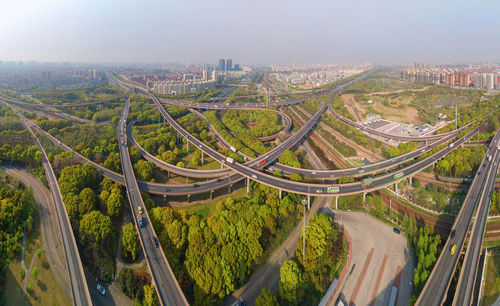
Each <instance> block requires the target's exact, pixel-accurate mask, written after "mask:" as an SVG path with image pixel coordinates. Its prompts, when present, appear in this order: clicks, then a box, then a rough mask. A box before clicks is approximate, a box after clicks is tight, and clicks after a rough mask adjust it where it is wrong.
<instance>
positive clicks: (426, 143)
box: [425, 139, 427, 147]
mask: <svg viewBox="0 0 500 306" xmlns="http://www.w3.org/2000/svg"><path fill="white" fill-rule="evenodd" d="M425 146H426V147H427V139H426V140H425Z"/></svg>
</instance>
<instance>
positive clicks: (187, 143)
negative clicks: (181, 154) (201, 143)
mask: <svg viewBox="0 0 500 306" xmlns="http://www.w3.org/2000/svg"><path fill="white" fill-rule="evenodd" d="M186 145H187V151H186V152H187V154H189V140H187V138H186Z"/></svg>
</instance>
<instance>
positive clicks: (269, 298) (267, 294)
mask: <svg viewBox="0 0 500 306" xmlns="http://www.w3.org/2000/svg"><path fill="white" fill-rule="evenodd" d="M278 305H279V303H278V299H277V298H276V296H275V295H274V293H273V292H272V291H271V290H268V289H266V288H262V291H261V293H260V294H259V296H258V297H257V299H256V300H255V306H278Z"/></svg>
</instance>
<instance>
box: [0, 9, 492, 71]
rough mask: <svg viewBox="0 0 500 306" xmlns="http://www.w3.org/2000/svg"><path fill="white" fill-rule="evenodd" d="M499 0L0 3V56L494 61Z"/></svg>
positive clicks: (40, 58) (100, 59) (92, 59)
mask: <svg viewBox="0 0 500 306" xmlns="http://www.w3.org/2000/svg"><path fill="white" fill-rule="evenodd" d="M499 13H500V1H493V0H492V1H482V0H478V1H471V0H469V1H460V0H433V1H427V0H412V1H406V0H343V1H337V0H324V1H317V0H307V1H294V0H287V1H284V0H253V1H238V0H226V1H223V0H196V1H194V0H177V1H168V0H166V1H152V0H133V1H130V0H120V1H118V0H112V1H111V0H78V1H77V0H43V1H42V0H15V1H9V0H4V1H2V4H1V10H0V60H15V61H18V60H22V61H28V60H36V61H57V62H60V61H77V62H164V63H166V62H180V63H184V62H186V61H195V62H209V63H215V62H216V61H217V59H218V58H232V59H233V63H328V62H330V63H331V62H366V61H369V62H373V63H380V64H393V63H396V64H397V63H401V64H409V63H412V62H414V61H422V62H426V63H436V62H445V63H455V62H486V61H489V62H499V61H500V14H499Z"/></svg>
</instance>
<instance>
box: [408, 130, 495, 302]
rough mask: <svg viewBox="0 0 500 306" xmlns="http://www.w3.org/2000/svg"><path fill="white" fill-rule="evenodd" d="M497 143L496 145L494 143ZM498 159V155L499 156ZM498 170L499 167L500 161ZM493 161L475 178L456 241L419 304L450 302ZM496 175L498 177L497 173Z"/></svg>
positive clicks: (445, 252) (447, 245) (446, 247)
mask: <svg viewBox="0 0 500 306" xmlns="http://www.w3.org/2000/svg"><path fill="white" fill-rule="evenodd" d="M499 137H500V133H497V134H496V135H495V137H494V138H495V140H494V141H495V143H498V138H499ZM492 143H493V142H492ZM496 150H497V148H496V146H490V148H489V149H488V151H487V154H488V155H491V154H496ZM495 156H496V155H495ZM495 161H496V162H497V165H496V167H498V161H497V160H496V158H495ZM492 163H493V159H492V161H488V159H487V158H486V157H485V158H484V159H483V161H482V162H481V165H480V166H479V170H478V172H477V173H476V176H475V177H474V180H473V182H472V184H471V186H470V188H469V192H468V193H467V196H466V198H465V201H464V203H463V205H462V208H461V209H460V212H459V213H458V216H457V218H456V219H455V223H454V224H453V227H452V230H455V231H456V234H455V236H454V237H453V238H451V236H450V237H448V240H447V241H446V243H445V244H444V247H443V251H442V252H441V254H440V256H439V258H438V260H437V262H436V264H435V265H434V268H433V270H432V272H431V274H430V276H429V278H428V280H427V282H426V284H425V286H424V288H423V290H422V292H421V293H420V296H419V298H418V300H417V305H440V304H442V302H443V301H444V300H445V299H446V293H447V290H448V287H449V284H450V282H451V279H452V277H453V273H454V271H455V267H456V265H457V263H458V259H459V256H460V252H461V250H462V248H463V245H464V241H465V237H466V235H467V232H468V230H469V225H470V222H471V219H472V215H473V214H474V210H475V208H476V204H477V203H478V201H479V199H480V197H481V195H482V194H483V190H484V189H485V187H486V186H485V184H486V180H487V178H488V176H489V174H490V171H489V169H490V168H491V167H492ZM495 174H496V173H495ZM454 244H456V250H455V252H454V254H451V252H450V251H451V248H452V246H453V245H454Z"/></svg>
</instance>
